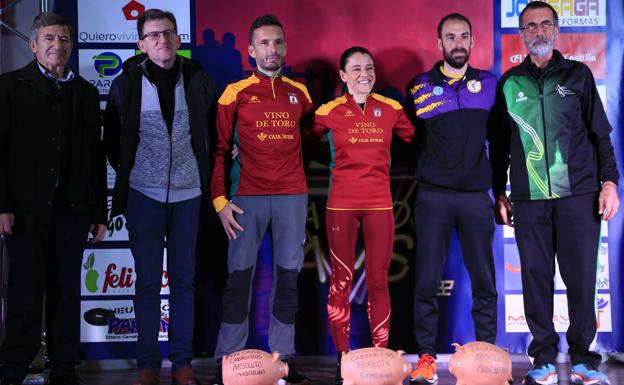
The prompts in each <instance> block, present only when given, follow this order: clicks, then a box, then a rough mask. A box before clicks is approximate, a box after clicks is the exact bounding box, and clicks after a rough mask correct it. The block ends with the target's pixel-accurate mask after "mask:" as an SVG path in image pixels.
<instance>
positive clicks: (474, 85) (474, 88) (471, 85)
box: [466, 79, 481, 94]
mask: <svg viewBox="0 0 624 385" xmlns="http://www.w3.org/2000/svg"><path fill="white" fill-rule="evenodd" d="M466 88H468V91H470V92H472V93H473V94H478V93H479V92H481V82H480V81H479V80H474V79H471V80H468V83H466Z"/></svg>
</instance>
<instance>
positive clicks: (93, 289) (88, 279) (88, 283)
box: [82, 253, 100, 293]
mask: <svg viewBox="0 0 624 385" xmlns="http://www.w3.org/2000/svg"><path fill="white" fill-rule="evenodd" d="M94 264H95V254H94V253H91V254H89V256H88V257H87V262H85V263H84V264H83V265H82V268H83V269H85V270H86V271H87V273H86V274H85V278H84V284H85V287H86V288H87V290H88V291H89V293H97V291H98V278H100V273H98V272H97V270H95V269H94V268H93V265H94Z"/></svg>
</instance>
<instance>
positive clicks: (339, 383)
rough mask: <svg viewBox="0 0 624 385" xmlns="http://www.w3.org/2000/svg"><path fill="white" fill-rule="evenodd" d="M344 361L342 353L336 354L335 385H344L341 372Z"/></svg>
mask: <svg viewBox="0 0 624 385" xmlns="http://www.w3.org/2000/svg"><path fill="white" fill-rule="evenodd" d="M341 360H342V353H341V352H338V353H336V378H335V379H334V385H342V384H343V382H344V380H343V379H342V373H341V372H340V361H341Z"/></svg>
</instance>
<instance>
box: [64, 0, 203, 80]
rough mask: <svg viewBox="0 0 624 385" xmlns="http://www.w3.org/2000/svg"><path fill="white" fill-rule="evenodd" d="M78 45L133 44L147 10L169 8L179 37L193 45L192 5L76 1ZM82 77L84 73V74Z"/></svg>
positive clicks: (151, 1) (160, 0)
mask: <svg viewBox="0 0 624 385" xmlns="http://www.w3.org/2000/svg"><path fill="white" fill-rule="evenodd" d="M77 4H78V5H77V8H78V20H88V22H86V23H79V26H78V27H79V30H78V32H77V33H76V36H77V39H78V42H79V43H133V44H136V42H137V40H138V39H139V36H138V33H137V31H136V21H137V19H138V18H139V17H140V16H141V15H142V14H143V13H144V12H145V10H146V9H147V8H159V9H166V10H168V11H171V12H173V14H174V15H176V19H177V25H178V35H179V36H180V39H181V40H182V42H183V43H190V42H191V19H190V18H191V12H190V2H188V1H170V0H149V2H147V1H144V0H106V1H102V0H80V1H78V2H77ZM81 75H82V72H81Z"/></svg>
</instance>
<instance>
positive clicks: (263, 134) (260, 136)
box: [256, 132, 268, 142]
mask: <svg viewBox="0 0 624 385" xmlns="http://www.w3.org/2000/svg"><path fill="white" fill-rule="evenodd" d="M256 136H257V137H258V139H260V141H261V142H263V141H264V140H265V139H266V138H267V137H268V135H267V134H265V133H264V132H261V133H259V134H258V135H256Z"/></svg>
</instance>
